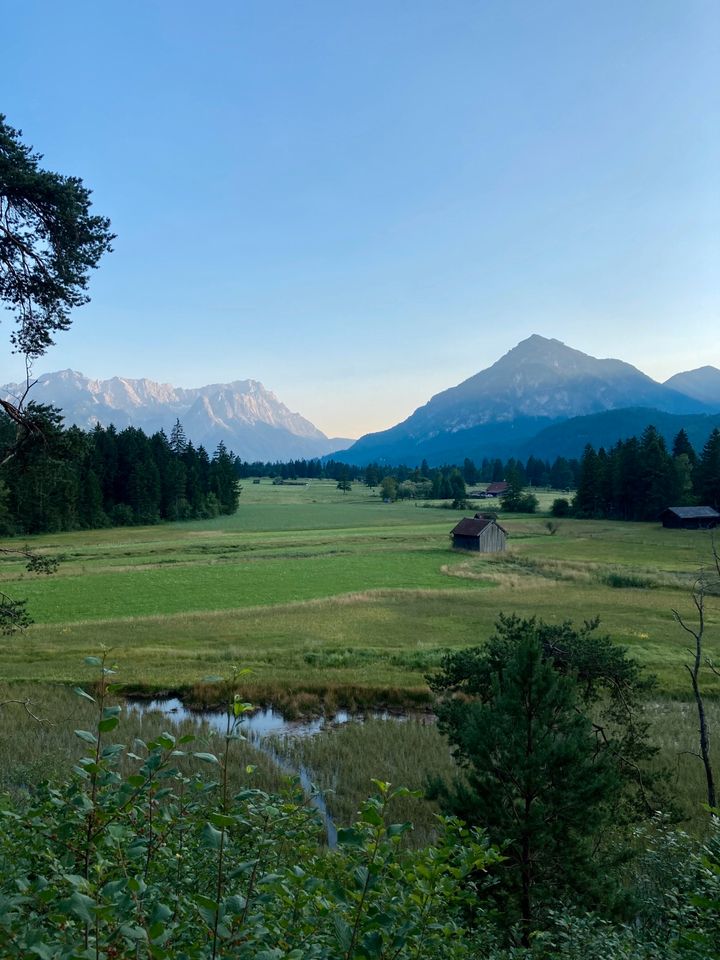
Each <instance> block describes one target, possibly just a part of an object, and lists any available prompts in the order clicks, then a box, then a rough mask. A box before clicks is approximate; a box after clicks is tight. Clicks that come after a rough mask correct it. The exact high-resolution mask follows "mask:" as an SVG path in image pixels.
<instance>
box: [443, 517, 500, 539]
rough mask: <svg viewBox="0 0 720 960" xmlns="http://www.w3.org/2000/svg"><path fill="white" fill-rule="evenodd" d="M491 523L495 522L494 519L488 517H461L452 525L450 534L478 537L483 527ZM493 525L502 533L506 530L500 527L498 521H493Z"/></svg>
mask: <svg viewBox="0 0 720 960" xmlns="http://www.w3.org/2000/svg"><path fill="white" fill-rule="evenodd" d="M492 523H495V521H494V520H491V519H490V518H489V517H463V519H462V520H461V521H460V523H458V524H457V526H455V527H453V529H452V530H451V531H450V534H451V535H452V536H453V537H455V536H457V537H479V536H480V534H481V533H482V532H483V530H484V529H485V527H487V526H489V525H490V524H492ZM495 526H496V527H497V528H498V530H502V532H503V533H505V534H506V533H507V530H506V529H505V528H504V527H501V526H500V524H499V523H495Z"/></svg>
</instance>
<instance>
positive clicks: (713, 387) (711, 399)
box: [665, 367, 720, 407]
mask: <svg viewBox="0 0 720 960" xmlns="http://www.w3.org/2000/svg"><path fill="white" fill-rule="evenodd" d="M665 386H666V387H670V388H671V389H673V390H677V391H679V392H680V393H684V394H685V395H686V396H688V397H692V398H693V399H695V400H699V401H700V402H701V403H707V404H710V405H712V406H717V407H720V370H718V368H717V367H698V368H697V370H687V371H686V372H685V373H676V374H675V376H673V377H670V379H669V380H666V381H665Z"/></svg>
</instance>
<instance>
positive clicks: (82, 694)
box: [73, 687, 95, 703]
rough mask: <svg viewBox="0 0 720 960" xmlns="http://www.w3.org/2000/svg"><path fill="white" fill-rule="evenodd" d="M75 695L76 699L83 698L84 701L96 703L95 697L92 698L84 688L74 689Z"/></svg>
mask: <svg viewBox="0 0 720 960" xmlns="http://www.w3.org/2000/svg"><path fill="white" fill-rule="evenodd" d="M73 693H74V694H75V696H76V697H82V698H83V699H84V700H89V701H90V703H95V697H91V696H90V694H89V693H86V691H85V690H83V688H82V687H73Z"/></svg>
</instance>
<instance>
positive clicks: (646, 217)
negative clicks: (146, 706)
mask: <svg viewBox="0 0 720 960" xmlns="http://www.w3.org/2000/svg"><path fill="white" fill-rule="evenodd" d="M2 32H3V56H2V59H1V60H0V93H1V94H2V96H1V97H0V110H2V111H3V112H4V113H6V115H7V117H8V120H9V122H11V123H12V124H13V125H14V126H17V127H20V128H22V130H23V132H24V138H25V140H26V141H27V142H30V143H33V144H34V145H35V147H36V148H37V149H38V150H40V151H41V152H43V153H44V154H45V162H46V164H47V165H48V166H49V167H51V168H53V169H57V170H59V171H62V172H66V173H72V174H77V175H79V176H81V177H83V179H84V180H85V182H86V183H87V184H88V185H89V186H90V187H92V189H93V190H94V199H95V205H96V208H97V210H98V212H102V213H104V214H107V215H109V216H110V217H111V218H112V221H113V227H114V229H115V231H116V232H117V234H118V238H117V241H116V243H115V252H114V253H113V254H112V255H111V256H109V257H108V258H107V259H106V260H105V261H104V262H103V264H102V266H101V268H100V270H99V271H98V272H97V273H96V274H95V275H94V277H93V281H92V287H91V295H92V303H91V304H90V305H88V306H86V307H83V308H82V309H81V310H79V311H77V313H76V314H75V320H74V324H73V327H72V329H71V330H70V331H68V332H67V333H65V334H61V335H60V336H59V338H58V343H57V345H56V346H55V347H53V348H52V349H51V350H50V351H49V353H48V354H47V356H46V357H45V358H43V360H42V361H40V362H38V364H37V365H36V371H37V372H43V371H49V370H57V369H61V368H64V367H72V368H73V369H76V370H81V371H82V372H83V373H85V374H87V375H89V376H94V377H107V376H112V375H115V374H118V375H122V376H128V377H140V376H147V377H150V378H151V379H156V380H161V381H169V382H172V383H174V384H178V385H182V386H198V385H201V384H205V383H209V382H218V381H228V380H233V379H244V378H247V377H250V378H255V379H259V380H262V381H263V383H264V384H265V385H266V386H267V387H269V388H271V389H273V390H274V391H275V392H276V393H277V394H278V396H279V397H280V398H281V399H282V400H284V401H285V402H286V403H287V404H288V405H289V406H290V407H291V408H293V409H295V410H298V411H299V412H300V413H302V414H303V415H305V416H307V417H309V419H311V420H312V421H313V422H315V423H316V424H317V425H318V426H319V427H320V428H321V429H323V430H325V431H326V432H327V433H328V434H330V435H342V436H357V435H359V434H361V433H363V432H366V431H368V430H375V429H381V428H383V427H386V426H390V425H391V424H393V423H395V422H397V421H398V420H400V419H402V418H403V417H405V416H407V415H408V414H409V413H411V412H412V410H413V409H414V408H415V407H416V406H418V405H420V404H422V403H424V402H425V401H426V400H427V399H428V398H429V397H430V396H431V395H432V394H433V393H436V392H438V391H439V390H441V389H444V388H445V387H448V386H451V385H453V384H455V383H457V382H459V381H460V380H462V379H464V378H465V377H467V376H469V375H471V374H473V373H475V372H477V371H478V370H480V369H482V368H484V367H486V366H488V365H489V364H491V363H492V362H494V361H495V360H496V359H497V358H498V357H499V356H500V355H501V354H503V353H505V352H506V351H507V350H509V349H510V348H511V347H512V346H514V345H515V344H516V343H517V342H518V341H519V340H521V339H523V338H524V337H526V336H528V335H530V334H531V333H540V334H542V335H544V336H548V337H557V338H558V339H560V340H563V341H564V342H566V343H568V344H569V345H571V346H574V347H577V348H578V349H581V350H584V351H586V352H588V353H591V354H593V355H595V356H617V357H620V358H622V359H624V360H627V361H629V362H631V363H634V364H635V365H636V366H638V367H640V369H642V370H643V371H645V372H646V373H649V374H650V375H651V376H654V377H656V378H658V379H665V378H667V377H668V376H670V375H671V374H672V373H675V372H677V371H678V370H683V369H690V368H693V367H697V366H701V365H703V364H707V363H709V364H713V365H715V366H720V336H719V335H718V334H719V331H720V322H719V321H720V282H719V279H718V278H719V276H720V269H719V267H720V181H719V174H718V171H720V102H719V101H720V66H719V64H720V4H718V3H717V0H672V2H669V0H622V2H617V0H525V2H514V0H472V2H470V0H434V2H426V0H325V2H321V0H305V2H302V0H294V2H288V0H232V2H231V0H206V2H205V3H202V4H198V3H196V2H192V3H191V2H183V0H173V2H168V0H123V2H122V3H119V2H115V3H113V2H107V3H97V2H96V0H94V2H78V0H66V2H64V3H57V2H39V0H5V2H4V3H3V14H2ZM5 330H6V332H7V330H8V324H6V326H5ZM20 374H21V368H20V365H19V364H18V363H17V358H12V357H11V356H10V354H9V352H8V351H7V350H6V351H4V352H3V353H2V360H1V361H0V381H2V382H6V381H9V380H16V379H19V377H20Z"/></svg>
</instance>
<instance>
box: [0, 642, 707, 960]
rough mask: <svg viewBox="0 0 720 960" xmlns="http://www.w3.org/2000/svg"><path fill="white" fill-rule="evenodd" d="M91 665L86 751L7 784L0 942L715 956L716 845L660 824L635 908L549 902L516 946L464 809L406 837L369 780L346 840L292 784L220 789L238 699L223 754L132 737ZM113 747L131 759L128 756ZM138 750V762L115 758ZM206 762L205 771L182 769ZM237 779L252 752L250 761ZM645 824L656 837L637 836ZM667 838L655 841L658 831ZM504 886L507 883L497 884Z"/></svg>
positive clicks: (266, 951)
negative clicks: (628, 918) (415, 841)
mask: <svg viewBox="0 0 720 960" xmlns="http://www.w3.org/2000/svg"><path fill="white" fill-rule="evenodd" d="M90 659H91V661H92V662H94V664H95V665H97V666H98V667H100V669H101V671H102V680H101V682H100V684H99V688H98V692H97V694H96V699H94V698H93V697H91V696H90V695H89V694H88V693H86V692H85V691H82V690H78V691H77V692H78V695H80V696H82V697H84V698H86V699H88V700H92V701H93V702H94V703H95V704H96V706H97V723H96V725H95V728H94V729H93V730H77V731H76V734H77V736H78V738H79V739H80V740H81V741H82V742H83V743H85V744H87V748H88V749H87V756H85V757H84V758H82V759H81V760H80V761H79V762H78V763H77V765H76V766H75V767H74V768H73V771H72V774H71V776H69V777H68V778H67V779H66V780H65V781H63V782H60V783H58V784H51V783H41V784H39V785H38V787H37V788H36V789H35V790H34V792H33V793H32V794H31V795H30V796H29V797H27V798H26V799H25V800H23V801H16V802H13V801H11V800H10V798H5V799H4V800H2V801H0V822H1V823H2V830H1V831H0V957H2V958H3V960H5V958H8V960H9V958H23V960H32V958H38V957H39V958H40V960H138V958H148V960H171V958H172V960H219V958H238V960H243V958H248V960H249V958H253V960H281V958H286V960H370V958H377V960H440V958H442V960H481V958H485V960H511V958H512V960H552V958H556V960H594V958H597V960H600V958H602V960H605V958H627V960H650V958H653V960H654V958H661V957H677V958H684V960H708V958H711V957H716V956H718V953H717V946H718V943H720V867H719V866H718V863H719V862H720V850H719V849H718V843H717V841H716V840H711V841H710V842H709V843H708V844H707V845H706V846H705V847H704V848H701V847H700V846H699V845H698V844H697V843H696V842H695V841H692V840H691V839H690V838H688V837H685V836H684V835H682V834H678V833H673V832H667V833H663V832H662V831H660V832H659V833H658V831H656V832H655V833H654V834H652V836H653V837H655V839H653V840H652V841H651V840H648V839H647V838H646V837H644V838H640V839H639V840H638V845H639V846H642V847H646V848H647V849H648V850H649V852H648V853H647V854H646V855H645V856H644V857H643V858H642V859H641V860H640V861H639V862H640V869H639V872H636V875H635V876H634V877H633V878H631V879H630V880H629V885H631V886H632V887H633V889H634V895H635V898H636V902H637V904H638V906H637V909H636V913H635V916H634V917H633V918H632V922H630V923H628V924H625V925H623V924H616V923H611V922H610V921H609V920H608V919H603V918H600V917H597V916H594V915H592V914H589V913H583V912H580V911H579V909H578V905H577V904H575V903H573V902H572V898H571V897H569V898H567V902H563V901H561V900H560V899H558V902H557V905H556V909H555V910H554V911H551V912H550V913H549V914H548V916H547V918H546V923H545V924H544V926H543V927H542V928H538V929H536V930H535V931H534V932H533V935H532V937H531V943H530V945H529V947H527V948H524V947H523V948H521V947H519V946H517V945H515V946H513V941H515V943H516V944H517V942H518V931H517V930H515V931H513V930H510V931H508V929H507V923H505V922H503V918H502V916H501V914H502V911H503V906H502V902H501V901H500V900H498V898H497V897H493V898H491V897H490V896H489V894H487V893H486V891H485V887H486V885H490V886H493V887H495V888H497V887H498V884H499V876H500V874H501V873H502V871H504V870H506V869H507V867H508V862H509V861H506V860H505V859H504V858H503V857H501V856H500V855H499V854H498V852H497V850H495V849H494V848H492V847H490V846H489V845H488V844H487V843H486V842H485V841H484V839H483V836H482V835H481V834H479V833H478V832H476V831H471V830H468V829H467V828H466V827H464V826H463V825H462V824H461V823H460V821H459V820H456V819H453V818H445V819H443V818H440V819H439V822H438V827H439V834H440V836H439V840H438V841H437V843H435V844H434V845H431V846H428V847H425V848H424V849H422V850H408V849H407V848H406V846H405V845H404V844H403V837H404V835H405V834H406V833H407V831H408V830H409V829H411V827H410V825H409V824H407V823H392V822H391V819H390V817H391V813H392V806H393V801H394V800H395V799H396V798H397V797H398V796H402V795H403V794H405V793H407V791H404V790H403V789H400V790H394V791H393V790H391V788H390V785H389V784H387V783H385V782H382V781H374V784H375V787H376V790H377V793H376V795H375V796H373V797H371V798H370V799H369V800H368V801H367V802H366V803H365V804H364V805H363V806H362V808H361V810H360V812H359V815H358V820H357V822H356V823H355V825H354V826H353V827H350V828H346V829H341V830H339V831H338V847H337V849H334V850H329V849H327V848H326V847H325V846H323V843H322V840H323V824H322V822H321V818H320V816H319V814H318V812H317V810H316V809H315V808H314V807H312V806H311V805H309V804H308V802H307V799H306V798H305V797H304V796H303V794H302V792H301V791H299V789H298V787H297V784H294V783H291V784H290V785H289V786H288V788H287V790H286V792H285V793H284V794H281V795H271V794H269V793H266V792H263V791H261V790H258V789H253V788H251V787H249V788H248V789H245V790H242V791H241V792H239V793H236V794H234V795H231V791H230V789H229V780H228V773H229V770H230V768H231V766H232V765H233V763H234V762H236V761H235V760H234V752H235V743H236V741H237V740H238V739H240V738H241V735H240V729H241V721H242V716H243V713H244V712H245V710H246V709H247V707H248V705H247V704H244V703H242V702H241V701H240V700H239V698H237V697H234V698H233V699H231V700H230V701H229V703H228V711H227V729H226V733H225V736H224V737H223V738H222V741H221V745H222V749H221V750H220V751H219V752H218V753H217V755H216V754H213V753H208V752H204V751H196V750H193V737H192V736H191V735H188V736H183V737H180V738H179V739H176V738H175V737H174V736H172V735H171V734H169V733H162V734H161V735H160V736H158V737H157V738H156V739H155V740H153V741H151V742H148V743H144V742H142V741H139V740H136V741H135V742H134V744H133V746H132V749H128V748H127V747H125V746H124V745H122V744H120V743H111V742H108V736H109V735H110V734H111V733H112V732H113V731H114V730H115V729H116V728H117V726H118V724H119V722H120V717H119V714H120V707H118V706H114V705H109V703H108V694H109V693H110V692H111V690H112V686H111V684H110V683H109V677H110V675H111V673H112V671H110V670H108V669H107V668H106V667H105V664H104V662H102V661H99V660H95V659H94V658H90ZM121 760H123V763H122V765H121ZM128 761H129V762H130V764H131V766H130V772H129V773H126V772H124V771H125V770H126V769H127V764H128ZM197 761H200V762H201V763H205V764H207V766H208V770H209V771H211V772H212V773H213V778H212V779H207V778H202V777H199V776H197V775H196V774H191V773H190V772H189V768H190V767H191V765H193V764H195V763H197ZM247 776H248V782H251V777H252V769H251V768H247ZM648 836H650V834H648ZM657 836H659V839H657ZM500 885H501V884H500Z"/></svg>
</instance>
